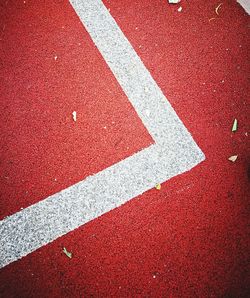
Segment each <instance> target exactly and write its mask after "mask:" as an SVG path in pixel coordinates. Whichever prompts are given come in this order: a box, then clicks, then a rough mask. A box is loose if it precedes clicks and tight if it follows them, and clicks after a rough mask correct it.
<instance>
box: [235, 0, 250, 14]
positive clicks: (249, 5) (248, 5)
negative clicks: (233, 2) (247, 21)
mask: <svg viewBox="0 0 250 298" xmlns="http://www.w3.org/2000/svg"><path fill="white" fill-rule="evenodd" d="M237 2H238V3H239V4H240V5H241V6H242V7H243V8H244V10H245V12H246V13H247V14H250V0H237Z"/></svg>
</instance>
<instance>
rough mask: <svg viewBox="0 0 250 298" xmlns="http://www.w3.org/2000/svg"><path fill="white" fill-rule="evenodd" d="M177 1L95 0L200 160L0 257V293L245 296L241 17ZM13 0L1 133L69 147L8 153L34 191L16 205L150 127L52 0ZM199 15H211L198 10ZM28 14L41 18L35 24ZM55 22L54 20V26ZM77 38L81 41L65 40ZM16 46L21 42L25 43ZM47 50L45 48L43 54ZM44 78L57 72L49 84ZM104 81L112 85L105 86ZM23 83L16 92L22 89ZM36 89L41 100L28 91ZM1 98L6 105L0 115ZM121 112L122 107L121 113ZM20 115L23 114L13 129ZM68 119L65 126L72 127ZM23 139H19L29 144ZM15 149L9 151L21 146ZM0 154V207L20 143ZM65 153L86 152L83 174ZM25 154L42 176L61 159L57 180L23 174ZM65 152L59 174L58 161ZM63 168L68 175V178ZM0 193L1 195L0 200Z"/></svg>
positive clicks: (12, 207)
mask: <svg viewBox="0 0 250 298" xmlns="http://www.w3.org/2000/svg"><path fill="white" fill-rule="evenodd" d="M181 2H182V7H183V10H182V12H178V11H177V8H178V6H175V5H172V6H170V5H168V4H167V2H166V1H163V0H155V1H146V0H137V1H127V0H125V1H117V0H116V1H115V0H112V1H104V3H105V5H106V6H107V8H110V13H111V14H112V16H113V17H114V18H115V20H116V21H117V23H118V25H119V26H120V27H121V29H122V31H123V32H124V33H125V35H126V36H127V38H128V39H129V41H130V42H131V43H132V45H133V47H134V48H135V50H136V52H137V53H138V54H139V56H140V57H141V59H142V60H143V62H144V64H145V65H146V67H147V68H148V69H149V70H150V72H151V74H152V76H153V77H154V79H155V80H156V82H157V83H158V84H159V86H160V87H161V89H162V90H163V92H164V94H165V95H166V97H167V98H168V100H169V101H170V103H171V104H172V105H173V107H174V109H175V110H176V112H177V114H178V115H179V117H180V118H181V120H182V121H183V122H184V124H185V125H186V127H187V128H188V130H189V131H190V132H191V133H192V135H193V137H194V139H195V141H196V142H197V144H198V145H199V146H200V147H201V149H202V150H203V152H204V154H205V155H206V160H205V161H204V162H203V163H202V164H200V165H198V166H197V167H195V168H194V169H193V170H191V171H190V172H187V173H185V174H182V175H180V176H177V177H175V178H173V179H171V180H169V181H168V182H166V183H164V184H163V185H162V189H161V190H160V191H157V190H156V189H152V190H150V191H148V192H146V193H145V194H143V195H142V196H139V197H137V198H135V199H133V200H131V201H130V202H128V203H127V204H125V205H124V206H122V207H120V208H117V209H115V210H113V211H112V212H109V213H107V214H105V215H103V216H102V217H100V218H98V219H96V220H94V221H92V222H90V223H88V224H86V225H84V226H83V227H81V228H79V229H77V230H75V231H73V232H71V233H69V234H68V235H66V236H64V237H61V238H60V239H57V240H56V241H54V242H53V243H51V244H49V245H47V246H45V247H42V248H41V249H39V250H37V251H36V252H34V253H32V254H30V255H29V256H27V257H25V258H23V259H22V260H20V261H17V262H14V263H12V264H10V265H8V266H7V267H5V268H3V269H2V270H1V271H0V279H1V286H0V293H1V296H2V297H247V296H248V294H249V284H250V281H249V259H250V258H249V248H250V247H249V238H248V231H249V230H248V225H249V215H250V214H249V213H250V212H249V200H248V196H249V179H250V178H249V176H250V174H249V166H250V163H249V157H250V154H249V136H248V134H246V133H247V132H248V133H249V91H250V90H249V82H248V79H247V74H248V73H249V60H250V59H249V35H248V34H249V33H248V27H249V18H248V16H247V15H246V14H245V12H244V10H243V9H242V8H241V7H240V6H239V5H238V4H237V3H236V2H235V1H225V2H223V5H222V6H221V7H220V9H219V16H218V15H216V14H215V7H216V6H217V5H218V4H219V2H217V1H214V0H211V1H201V0H196V1H181ZM13 3H14V2H11V1H8V3H7V5H4V3H3V4H2V7H4V11H5V15H7V16H8V17H5V19H4V20H5V22H8V26H10V27H11V28H12V27H13V28H12V29H11V28H9V27H8V26H7V25H6V27H5V29H4V32H5V33H2V37H1V39H2V41H6V42H7V41H8V43H6V44H5V45H4V49H5V50H4V51H3V53H4V59H5V60H4V61H3V62H4V63H3V65H1V67H2V70H3V71H2V73H3V75H4V78H3V79H4V82H5V85H4V93H3V94H4V98H5V100H4V101H3V102H4V105H3V109H1V110H2V112H1V123H2V124H3V127H4V131H3V132H1V133H2V134H3V136H4V139H3V140H4V142H3V144H10V146H13V148H15V146H16V149H18V150H19V148H21V149H22V148H24V147H22V146H24V144H25V142H26V140H27V139H26V138H28V136H29V133H30V134H32V143H30V144H29V146H31V145H32V146H33V142H34V139H33V136H34V135H38V136H39V137H38V139H39V140H37V143H36V144H39V146H40V147H42V148H51V147H50V146H52V145H53V146H55V148H56V149H53V150H55V151H56V152H57V146H58V144H61V143H63V142H66V143H65V144H67V145H65V147H66V148H68V147H67V146H72V147H70V148H71V149H70V151H74V152H76V155H74V154H75V153H69V155H68V156H69V158H70V159H72V158H73V157H72V156H74V163H73V164H74V166H72V165H71V162H72V160H70V161H65V158H64V156H65V154H64V153H63V155H62V156H61V159H60V162H55V164H54V165H55V166H53V168H52V167H49V168H47V167H46V166H42V165H41V163H42V162H41V163H40V164H39V161H37V156H39V159H40V158H44V159H42V160H47V161H48V162H50V161H51V160H53V161H54V160H57V158H53V154H52V153H51V152H54V151H53V150H52V149H51V151H49V150H48V149H47V150H41V149H39V150H40V151H39V152H38V153H36V154H31V157H30V154H29V155H28V156H26V155H23V156H22V157H23V159H22V162H23V164H25V168H23V170H24V171H27V172H26V173H27V174H26V175H27V179H28V180H29V179H33V180H32V181H34V182H37V184H36V188H35V189H34V188H33V184H32V185H31V186H30V189H32V191H33V192H34V195H33V196H30V197H28V198H26V197H25V198H23V199H22V204H25V205H30V204H31V203H33V202H35V201H37V200H39V199H40V198H41V197H42V196H43V195H45V194H46V195H47V194H48V193H50V192H54V191H57V190H59V189H60V188H61V187H62V188H63V187H66V186H67V185H68V184H70V183H71V182H73V181H76V180H79V179H82V178H84V177H85V176H86V175H88V174H90V173H93V172H95V171H97V170H101V169H103V168H105V167H106V166H108V165H109V164H112V163H114V162H116V161H117V160H119V159H122V158H125V157H126V156H129V155H131V154H132V153H133V152H135V151H136V150H137V149H138V148H143V146H144V147H145V146H147V145H148V144H149V143H150V142H152V140H151V138H150V136H149V135H148V134H147V132H146V131H145V129H144V127H143V126H142V124H141V122H140V120H139V119H138V117H137V116H136V114H135V112H134V111H133V109H132V108H131V106H130V105H129V103H128V101H127V99H126V97H125V96H124V94H123V93H122V91H121V89H120V87H119V86H118V84H117V82H116V81H115V79H114V77H113V76H112V74H111V73H110V71H109V70H108V68H107V66H106V65H105V62H104V61H103V60H102V58H101V56H100V54H99V53H98V51H97V49H96V48H94V46H93V44H92V42H91V40H90V38H89V37H88V35H87V33H86V32H85V30H84V28H82V26H81V24H80V23H79V21H78V19H77V17H76V15H75V13H74V11H73V10H72V8H71V7H70V5H69V4H68V3H67V2H66V1H58V2H56V1H43V2H41V4H39V5H38V4H35V3H34V2H32V3H31V1H26V4H25V5H26V6H27V7H26V6H25V7H26V8H24V4H23V2H21V1H20V2H18V4H15V5H14V4H13ZM39 3H40V2H39ZM29 5H31V6H30V10H29V13H28V17H27V18H26V17H25V18H23V19H22V18H20V10H24V9H28V8H29ZM9 9H10V11H11V12H12V17H10V14H9V12H8V10H9ZM25 13H26V12H25ZM14 16H15V17H14ZM41 16H43V17H41ZM44 16H47V18H44ZM211 18H215V19H212V20H210V21H209V19H211ZM29 20H32V21H34V25H32V26H31V27H30V28H28V27H27V26H28V24H29V22H30V21H29ZM37 22H38V23H42V24H43V25H42V27H41V28H40V27H39V26H38V23H37ZM2 24H3V25H4V22H3V21H2ZM31 24H33V23H32V22H31ZM3 25H1V26H2V27H1V28H3ZM62 26H65V28H64V30H65V31H61V30H62V28H61V27H62ZM8 28H9V29H8ZM25 28H26V29H25ZM58 28H60V29H58ZM8 30H10V31H9V33H8ZM18 30H22V32H23V31H25V30H27V31H26V37H27V39H29V38H28V35H29V32H30V30H32V32H33V33H32V36H34V34H38V33H37V32H39V34H38V37H37V38H38V41H37V40H34V38H33V37H30V43H28V42H27V43H25V44H23V41H24V40H23V36H20V34H18V32H19V31H18ZM16 32H17V33H16ZM48 32H49V33H50V34H51V35H50V34H48ZM58 32H60V33H58ZM62 32H64V33H62ZM11 39H12V43H11ZM79 41H80V42H81V43H84V47H83V46H82V47H81V46H78V42H79ZM31 43H36V44H35V45H34V49H37V50H38V49H40V50H41V46H42V50H41V52H42V53H41V54H40V55H39V57H41V55H43V56H42V58H41V59H40V58H38V57H36V54H35V51H34V50H32V49H33V48H32V47H31ZM13 44H15V46H13ZM8 47H9V50H7V48H8ZM22 48H23V50H22V54H21V55H20V51H21V49H22ZM24 49H25V50H24ZM66 49H67V50H66ZM25 51H26V52H27V51H30V52H29V53H30V54H29V55H28V54H27V55H28V56H25ZM32 51H34V52H32ZM54 55H57V56H58V58H57V60H56V61H55V60H53V59H54ZM24 56H25V57H26V58H23V57H24ZM86 56H87V57H86ZM21 57H22V59H24V60H22V59H21ZM31 57H33V59H34V60H32V59H31ZM62 57H64V58H62ZM79 57H81V59H79ZM29 59H31V60H32V63H30V64H29V63H28V60H29ZM64 59H66V60H64ZM92 59H93V60H92ZM89 61H91V62H92V63H89ZM1 63H2V62H1ZM6 64H7V66H6ZM11 65H12V66H11ZM27 65H29V66H27ZM69 65H70V66H69ZM45 70H46V71H45ZM58 70H60V72H59V71H58ZM59 73H60V76H61V77H60V78H59V77H58V76H59ZM78 73H79V77H78ZM85 73H86V75H84V74H85ZM99 74H100V75H99ZM38 75H39V77H38ZM23 78H24V79H23ZM33 78H34V81H33ZM30 80H31V82H29V81H30ZM27 81H28V82H27ZM59 81H60V84H59V83H58V82H59ZM61 81H63V82H61ZM37 82H39V84H38V86H37V87H35V86H36V83H37ZM55 84H59V85H58V86H57V87H56V88H55ZM6 86H7V87H6ZM28 86H30V87H29V91H27V90H28ZM72 86H73V87H72ZM107 88H109V89H110V90H112V92H111V93H110V94H109V92H108V91H107ZM11 90H12V91H11ZM83 90H84V91H83ZM94 90H96V94H95V95H93V93H94ZM30 92H32V94H33V95H32V96H31V95H29V94H30ZM82 92H84V94H87V96H86V97H87V98H90V103H86V105H87V106H88V113H86V112H85V108H86V106H82V100H81V99H80V98H79V95H80V94H82ZM99 92H100V93H99ZM38 93H39V96H37V95H36V96H35V94H38ZM72 93H73V95H72ZM99 94H101V95H99ZM27 95H29V96H28V98H29V102H28V101H27V102H26V101H25V99H26V96H27ZM48 95H50V96H48ZM52 95H53V96H52ZM54 95H55V96H54ZM41 97H43V98H44V99H46V100H44V101H40V102H39V103H37V102H36V100H38V98H41ZM104 97H105V99H107V98H109V100H104ZM32 99H33V101H32ZM35 99H36V100H35ZM5 101H6V102H7V104H5ZM30 102H31V103H32V105H31V104H30ZM93 102H94V103H93ZM111 102H112V103H111ZM92 104H93V106H92ZM31 106H32V107H31ZM58 106H59V107H60V108H58ZM73 106H74V107H73ZM31 109H34V113H32V112H31ZM41 109H42V110H43V113H42V114H41V115H40V113H38V112H39V111H41ZM73 110H77V111H79V119H81V115H82V117H83V119H84V120H82V121H84V122H81V120H79V122H77V123H73V122H72V119H71V113H72V111H73ZM6 111H12V112H13V115H10V114H8V113H10V112H8V113H6ZM53 112H55V115H54V114H53ZM103 113H104V114H105V115H103ZM7 114H8V115H7ZM107 115H108V116H107ZM111 115H112V117H115V119H116V120H115V122H119V128H117V131H119V137H118V133H117V136H116V133H115V131H116V130H115V131H114V133H113V131H112V130H111V128H110V127H111V125H110V126H109V124H110V122H109V121H111V122H112V120H111V119H110V118H111ZM130 115H132V116H131V117H132V118H131V119H129V120H128V116H129V117H130ZM106 116H107V118H108V120H109V121H108V124H107V128H109V129H107V130H106V134H108V136H107V135H106V134H105V130H103V129H102V128H103V126H105V125H106V123H107V122H106V119H107V118H105V117H106ZM36 117H38V118H36ZM234 118H237V119H238V123H239V125H238V130H237V132H235V133H232V132H231V127H232V124H233V120H234ZM21 119H22V120H21ZM23 119H25V120H23ZM37 119H39V121H38V120H37ZM48 119H49V120H48ZM3 120H4V121H3ZM23 121H25V125H24V124H22V125H24V126H23V129H22V130H20V129H19V127H20V125H21V123H22V122H23ZM54 121H56V123H57V124H56V125H55V126H54V125H53V129H55V130H54V132H55V131H57V129H61V130H60V134H59V135H60V137H58V138H57V135H56V137H55V133H54V132H50V137H47V133H48V130H47V128H50V127H51V122H54ZM60 121H61V122H60ZM43 123H44V124H43ZM61 123H63V125H61ZM7 124H8V125H7ZM42 124H43V125H44V126H43V125H42ZM75 124H77V125H79V127H78V126H76V125H75ZM29 125H31V127H30V126H29ZM9 127H11V128H9ZM28 127H30V129H28ZM86 127H88V128H89V131H88V129H86ZM97 127H99V128H97ZM74 129H77V133H76V134H75V135H74V137H73V136H71V134H72V131H74ZM6 130H7V132H8V133H7V132H6ZM23 130H24V131H23ZM65 130H66V131H65ZM92 130H94V132H95V133H96V134H97V135H98V138H99V137H100V138H101V137H104V138H106V140H108V141H107V144H108V145H109V146H108V145H107V146H104V147H103V148H102V149H100V146H101V145H102V144H103V142H100V141H99V140H96V139H95V138H94V137H93V138H91V137H90V136H92ZM128 130H129V131H130V132H131V134H128V133H127V131H128ZM82 131H84V134H85V133H86V135H87V136H88V140H86V146H85V145H83V140H82V139H80V140H79V142H78V143H77V146H76V145H75V143H74V142H75V140H76V139H77V137H78V136H79V134H80V132H82ZM15 134H21V135H18V140H19V141H20V142H21V143H22V144H23V145H22V146H21V145H18V144H16V145H15V144H14V143H15V139H16V137H15ZM121 137H122V138H124V139H123V140H124V143H123V144H121V145H120V147H119V148H120V149H119V150H118V149H116V150H114V145H112V144H114V142H115V141H116V140H118V139H119V138H121ZM30 138H31V136H30ZM98 138H97V139H98ZM41 139H43V141H41ZM46 139H47V140H48V143H47V142H46ZM65 139H66V140H65ZM90 139H91V142H90ZM97 141H98V143H97ZM5 142H6V143H5ZM88 142H90V143H88ZM88 144H92V145H91V146H92V147H91V146H88ZM8 146H9V145H8ZM37 146H38V145H37ZM60 146H62V147H63V145H60ZM40 147H39V148H40ZM65 147H63V148H65ZM79 147H80V148H81V149H79ZM127 147H130V151H129V150H128V151H127V149H126V148H127ZM28 148H30V147H28ZM32 148H33V149H32ZM32 148H31V149H30V151H29V152H31V151H32V152H33V150H34V151H35V150H36V149H34V148H36V147H32ZM90 148H92V149H90ZM21 149H20V151H18V152H23V151H22V150H21ZM65 150H66V149H65ZM78 150H79V151H80V153H79V152H78ZM43 151H44V152H45V153H46V154H45V153H43ZM58 152H59V151H58ZM62 152H65V151H62ZM4 154H6V155H5V159H4V161H3V168H4V169H5V168H6V169H9V170H10V171H11V174H13V175H14V176H15V177H18V178H16V179H17V180H15V179H14V180H13V181H12V182H11V183H10V186H9V187H7V186H6V185H7V183H6V184H4V185H5V188H4V189H3V193H4V195H3V199H2V200H1V202H2V203H1V205H2V206H3V207H2V206H1V210H4V212H3V214H4V215H6V214H7V213H10V212H13V211H16V210H17V209H18V208H20V207H23V206H22V204H19V202H16V200H19V197H20V196H17V195H15V194H18V193H19V192H20V191H22V190H23V187H21V186H19V184H18V183H17V182H15V181H19V179H20V178H19V176H18V175H19V174H18V173H16V171H15V170H14V169H15V168H16V166H18V165H19V163H20V169H21V168H22V165H21V162H20V161H19V158H20V157H17V161H18V162H16V164H15V166H14V165H13V166H11V165H8V166H7V164H6V159H7V160H8V158H9V157H8V158H6V157H7V156H10V155H12V154H16V151H14V153H13V152H8V153H6V151H4ZM58 154H59V153H58ZM78 154H82V155H83V156H84V160H85V161H86V160H87V161H88V163H87V166H86V167H87V170H86V171H85V170H84V174H82V172H81V170H78V169H79V168H82V167H81V166H79V164H80V165H82V163H81V159H80V160H79V159H78V156H77V155H78ZM235 154H238V159H237V161H236V162H235V163H231V162H229V161H228V160H227V158H228V157H229V156H231V155H235ZM40 155H42V156H45V157H40ZM15 156H17V155H15ZM88 157H89V158H91V162H89V159H88ZM32 158H33V161H35V162H36V163H37V164H38V165H39V166H40V167H41V168H42V169H43V171H45V170H44V169H45V168H46V169H48V171H51V174H50V176H48V177H49V178H48V179H50V178H51V179H52V177H53V178H54V177H55V174H57V171H58V169H61V168H62V170H61V171H60V175H61V176H60V177H61V179H62V181H63V182H61V184H60V186H58V188H57V186H56V187H55V186H52V185H53V184H52V182H51V184H49V185H48V181H49V180H47V178H46V179H45V178H42V177H44V175H43V174H44V172H42V174H41V175H40V176H39V179H38V178H37V177H38V176H37V173H38V172H40V171H39V170H38V169H39V166H38V169H37V168H35V169H34V170H33V168H34V167H32V166H29V167H28V168H26V166H28V165H30V163H29V162H30V160H32ZM92 162H94V165H93V166H91V163H92ZM62 164H63V166H61V165H62ZM67 166H70V173H71V175H69V174H68V173H67V171H66V172H65V169H67ZM30 171H31V173H30ZM33 171H35V172H33ZM53 171H55V172H53ZM75 171H77V173H78V174H76V175H75V174H74V173H75ZM78 171H79V172H78ZM73 174H74V175H73ZM16 175H17V176H16ZM33 175H34V177H33ZM58 177H59V176H58ZM68 177H74V179H73V178H72V180H68ZM1 179H3V178H2V177H1ZM42 179H45V180H46V181H47V182H46V181H45V180H44V181H45V182H43V180H42ZM61 179H58V180H61ZM34 182H32V183H34ZM15 183H16V184H15ZM40 183H44V184H43V185H41V184H40ZM53 183H54V182H53ZM27 185H29V183H28V182H27ZM14 186H15V188H16V189H15V188H14ZM34 187H35V186H34ZM37 187H38V188H39V187H41V189H42V190H41V189H40V190H37ZM45 188H46V190H44V189H45ZM43 190H44V191H43ZM6 194H10V195H12V200H14V202H13V201H11V200H10V199H9V198H7V197H6ZM17 197H18V199H17ZM33 198H34V199H33ZM63 247H66V248H67V249H68V250H69V251H71V252H72V253H73V258H72V259H68V258H67V257H66V256H65V254H63V252H62V248H63Z"/></svg>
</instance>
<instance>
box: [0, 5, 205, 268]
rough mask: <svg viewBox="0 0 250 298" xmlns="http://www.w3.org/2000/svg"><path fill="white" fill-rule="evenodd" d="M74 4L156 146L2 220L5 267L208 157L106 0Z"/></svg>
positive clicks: (0, 242)
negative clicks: (176, 111)
mask: <svg viewBox="0 0 250 298" xmlns="http://www.w3.org/2000/svg"><path fill="white" fill-rule="evenodd" d="M71 4H72V6H73V7H74V9H75V10H76V12H77V14H78V16H79V17H80V19H81V21H82V23H83V24H84V26H85V27H86V29H87V30H88V32H89V34H90V35H91V37H92V39H93V41H94V43H95V44H96V46H97V48H98V49H99V51H100V52H101V54H102V55H103V57H104V59H105V60H106V62H107V63H108V65H109V67H110V69H111V70H112V72H113V73H114V75H115V77H116V79H117V81H118V82H119V84H120V85H121V87H122V88H123V90H124V92H125V93H126V95H127V97H128V99H129V100H130V102H131V103H132V105H133V106H134V108H135V110H136V112H137V113H138V115H139V117H140V118H141V119H142V121H143V123H144V125H145V126H146V128H147V129H148V131H149V133H150V134H151V136H152V137H153V139H154V141H155V144H154V145H151V146H149V147H148V148H146V149H144V150H142V151H140V152H138V153H136V154H134V155H132V156H130V157H129V158H127V159H125V160H122V161H120V162H118V163H117V164H114V165H113V166H111V167H109V168H107V169H105V170H104V171H101V172H99V173H97V174H95V175H93V176H89V177H87V178H86V179H85V180H83V181H81V182H79V183H77V184H75V185H73V186H71V187H69V188H67V189H65V190H63V191H61V192H59V193H56V194H54V195H52V196H50V197H48V198H47V199H45V200H43V201H40V202H39V203H37V204H34V205H32V206H30V207H28V208H26V209H23V210H22V211H20V212H18V213H15V214H14V215H11V216H9V217H7V218H5V219H4V220H2V221H1V222H0V235H1V236H0V237H1V239H0V247H1V251H0V266H1V267H4V266H6V265H7V264H9V263H11V262H13V261H15V260H18V259H20V258H22V257H23V256H26V255H27V254H29V253H31V252H33V251H35V250H36V249H38V248H40V247H41V246H43V245H46V244H47V243H49V242H52V241H53V240H55V239H57V238H58V237H60V236H62V235H64V234H66V233H68V232H70V231H72V230H74V229H76V228H77V227H79V226H81V225H83V224H85V223H87V222H89V221H90V220H92V219H95V218H96V217H98V216H100V215H102V214H104V213H106V212H108V211H110V210H112V209H114V208H115V207H118V206H120V205H122V204H124V203H125V202H127V201H128V200H130V199H132V198H134V197H136V196H138V195H140V194H142V193H143V192H145V191H147V190H149V189H150V188H153V187H154V186H155V184H156V183H162V182H164V181H166V180H168V179H169V178H171V177H174V176H176V175H178V174H181V173H183V172H185V171H188V170H190V169H191V168H192V167H194V166H195V165H197V164H198V163H199V162H201V161H202V160H204V155H203V153H202V152H201V150H200V149H199V148H198V146H197V145H196V143H195V142H194V140H193V139H192V137H191V135H190V134H189V132H188V131H187V129H186V128H185V127H184V125H183V123H182V122H181V121H180V119H179V118H178V116H177V115H176V113H175V111H174V110H173V108H172V107H171V105H170V104H169V102H168V101H167V99H166V98H165V96H164V95H163V93H162V91H161V90H160V88H159V87H158V86H157V84H156V83H155V81H154V80H153V78H152V77H151V75H150V73H149V72H148V70H147V69H146V68H145V66H144V65H143V63H142V61H141V60H140V58H139V57H138V56H137V54H136V52H135V51H134V49H133V48H132V46H131V45H130V43H129V42H128V40H127V39H126V37H125V36H124V34H123V33H122V31H121V30H120V28H119V27H118V25H117V24H116V22H115V21H114V19H113V18H112V16H111V15H110V14H109V12H108V10H107V9H106V8H105V6H104V5H103V4H102V2H101V1H100V0H91V1H83V0H82V1H80V0H71ZM145 90H147V91H145Z"/></svg>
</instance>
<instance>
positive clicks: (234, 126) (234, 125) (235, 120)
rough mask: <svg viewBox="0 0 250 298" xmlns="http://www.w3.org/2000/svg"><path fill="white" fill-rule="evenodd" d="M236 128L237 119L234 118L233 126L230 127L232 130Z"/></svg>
mask: <svg viewBox="0 0 250 298" xmlns="http://www.w3.org/2000/svg"><path fill="white" fill-rule="evenodd" d="M237 128H238V121H237V119H234V123H233V127H232V132H234V131H236V130H237Z"/></svg>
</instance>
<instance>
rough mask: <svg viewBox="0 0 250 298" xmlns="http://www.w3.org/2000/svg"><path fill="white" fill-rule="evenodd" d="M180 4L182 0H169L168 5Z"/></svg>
mask: <svg viewBox="0 0 250 298" xmlns="http://www.w3.org/2000/svg"><path fill="white" fill-rule="evenodd" d="M180 2H181V0H168V3H170V4H177V3H180Z"/></svg>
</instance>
